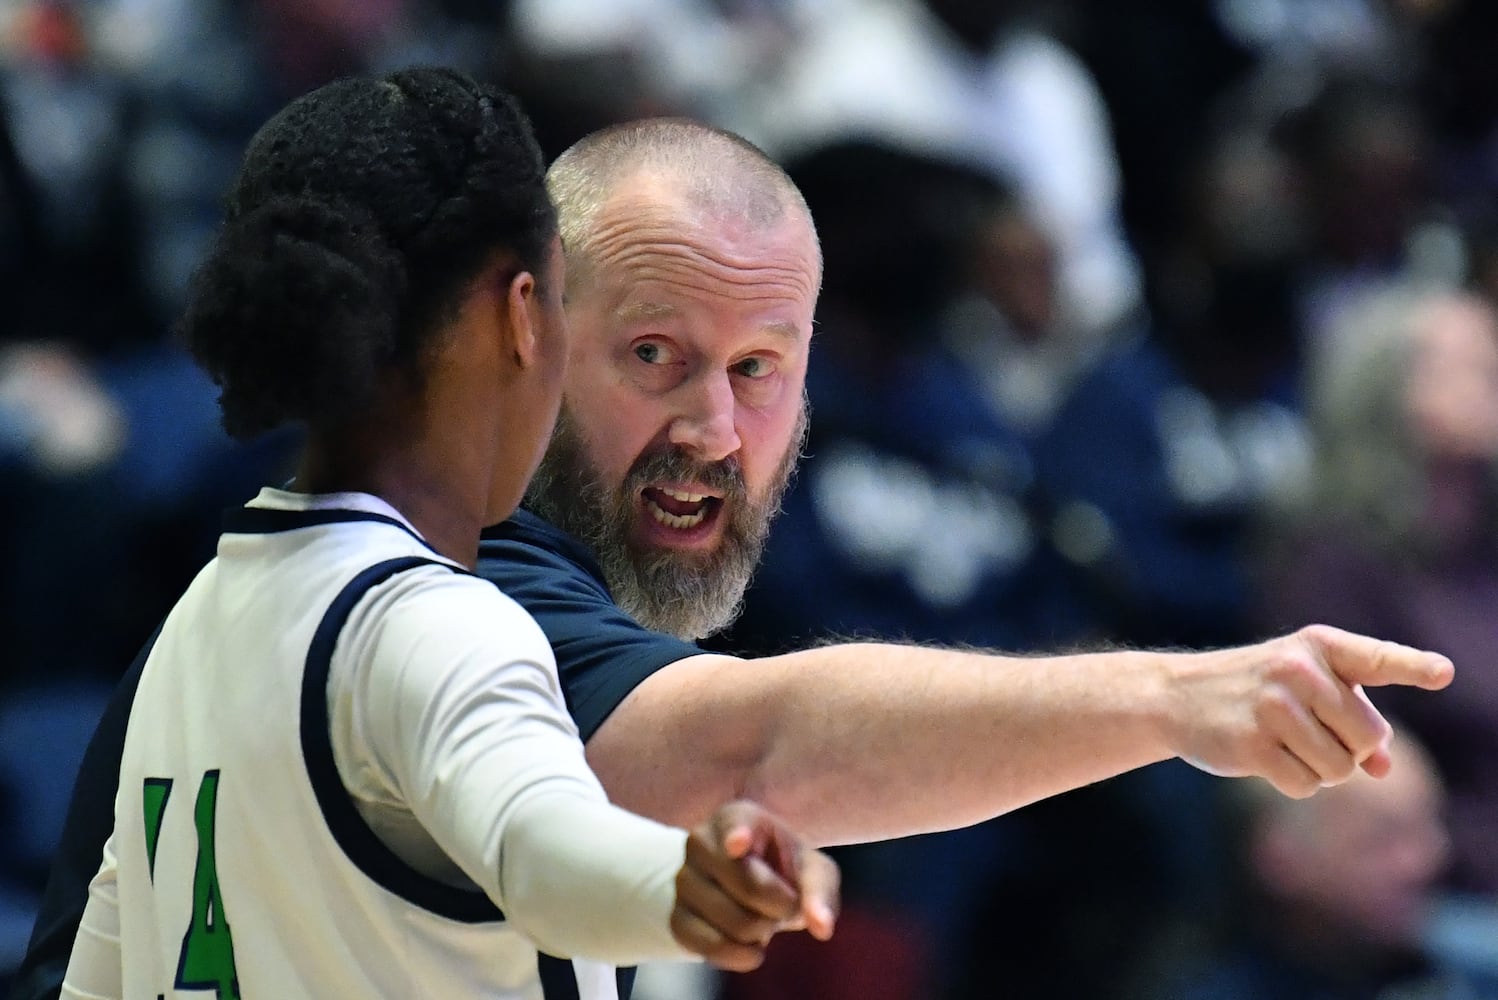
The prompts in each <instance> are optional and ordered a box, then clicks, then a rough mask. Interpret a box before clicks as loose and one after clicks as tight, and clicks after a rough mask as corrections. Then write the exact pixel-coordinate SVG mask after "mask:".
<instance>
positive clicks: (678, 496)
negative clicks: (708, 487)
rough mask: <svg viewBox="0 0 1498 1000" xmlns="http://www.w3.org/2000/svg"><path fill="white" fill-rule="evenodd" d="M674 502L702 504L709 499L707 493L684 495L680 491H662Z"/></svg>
mask: <svg viewBox="0 0 1498 1000" xmlns="http://www.w3.org/2000/svg"><path fill="white" fill-rule="evenodd" d="M661 492H662V493H664V494H665V495H666V496H668V497H670V498H671V499H672V500H680V501H681V502H682V503H701V502H702V501H703V500H706V499H707V494H706V493H682V492H680V491H678V490H661Z"/></svg>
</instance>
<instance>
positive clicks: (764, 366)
mask: <svg viewBox="0 0 1498 1000" xmlns="http://www.w3.org/2000/svg"><path fill="white" fill-rule="evenodd" d="M734 368H735V369H736V370H737V371H738V373H739V374H740V375H743V376H745V377H746V378H764V377H765V376H766V375H770V374H772V373H773V372H774V371H775V366H774V365H772V364H770V362H769V361H768V360H767V359H765V358H745V359H744V360H743V361H740V362H739V363H738V364H737V365H735V366H734Z"/></svg>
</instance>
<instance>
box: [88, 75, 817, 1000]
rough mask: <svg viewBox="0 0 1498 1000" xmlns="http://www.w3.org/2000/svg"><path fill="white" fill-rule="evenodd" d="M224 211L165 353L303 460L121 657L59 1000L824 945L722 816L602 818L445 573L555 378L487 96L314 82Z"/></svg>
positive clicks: (544, 259) (550, 406)
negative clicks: (123, 669) (141, 662)
mask: <svg viewBox="0 0 1498 1000" xmlns="http://www.w3.org/2000/svg"><path fill="white" fill-rule="evenodd" d="M227 208H228V211H227V219H226V221H225V224H224V227H223V230H222V232H221V233H220V235H219V238H218V240H217V243H216V244H215V246H214V247H213V249H212V251H211V253H210V254H209V256H208V258H207V260H206V261H205V262H204V263H203V265H202V266H201V268H200V270H199V272H198V273H197V275H196V277H195V280H194V285H193V289H192V294H191V301H190V306H189V308H188V310H187V312H186V315H185V317H184V319H183V321H182V333H183V334H184V336H185V338H186V340H187V342H188V344H189V346H190V347H191V349H192V351H193V353H194V355H195V356H196V357H197V359H198V360H199V362H200V363H201V364H202V365H203V366H204V367H205V369H206V370H207V371H208V372H209V373H210V374H211V375H212V376H213V378H214V379H215V381H216V382H217V383H218V384H219V385H220V386H221V388H222V396H221V400H220V402H221V406H222V409H223V417H224V423H225V426H226V427H227V428H228V430H229V431H230V432H231V433H233V434H236V435H239V436H248V435H254V434H256V433H259V432H262V431H265V430H269V429H271V428H274V427H277V426H280V425H282V424H286V423H299V424H302V425H304V426H305V428H306V433H307V443H306V449H305V454H304V456H303V458H302V461H301V464H300V467H299V468H298V470H297V473H296V476H295V478H294V479H293V480H292V482H291V483H289V484H288V485H287V486H286V487H285V488H282V489H266V490H264V491H262V492H261V494H260V495H259V496H258V497H256V498H255V499H254V500H252V501H251V502H250V503H249V504H248V505H247V506H246V507H245V508H243V509H242V510H238V511H234V512H231V514H230V515H229V516H228V519H227V524H226V531H225V533H224V535H223V536H222V538H221V540H220V543H219V548H218V554H217V556H216V558H215V559H214V560H213V561H211V562H210V563H209V564H208V566H207V567H206V568H205V569H204V570H203V571H202V572H201V573H200V574H199V575H198V577H197V578H196V579H195V580H194V582H193V583H192V585H191V586H190V587H189V589H188V590H187V592H186V593H185V595H184V596H183V597H182V599H181V600H180V601H179V602H178V604H177V605H176V607H175V608H174V609H173V610H172V612H171V614H170V615H169V616H168V617H167V619H166V621H165V622H164V623H163V625H162V627H161V629H160V630H159V631H158V633H157V635H156V636H155V637H154V639H153V640H152V644H151V646H150V648H149V652H148V654H146V655H147V659H146V661H145V669H144V672H143V674H142V678H141V683H140V687H139V690H138V691H137V693H136V696H135V699H134V702H133V706H132V708H131V712H130V719H129V724H128V730H127V736H126V743H125V751H124V758H123V763H122V766H121V770H120V774H121V778H120V785H119V791H118V794H117V797H116V800H115V826H114V832H113V835H112V837H111V838H110V840H109V842H108V843H107V844H106V846H105V850H104V857H103V864H102V866H101V868H100V870H99V873H98V875H97V876H96V877H95V879H94V881H93V884H92V886H91V887H90V900H89V903H88V908H87V910H86V911H85V915H84V920H83V924H82V927H81V930H80V932H79V935H78V938H77V940H76V943H75V945H74V949H73V954H72V959H71V962H70V965H69V968H68V974H67V979H66V982H65V984H64V987H63V995H64V996H72V997H156V996H177V995H179V994H190V995H200V994H201V991H212V992H214V993H216V995H217V996H218V997H220V998H228V997H240V996H243V997H247V998H249V997H262V998H276V1000H287V998H297V997H314V996H316V997H326V996H350V997H352V996H359V997H402V998H408V997H414V996H443V997H461V996H474V997H479V996H482V997H486V998H494V997H514V998H522V997H523V998H528V1000H534V998H537V997H547V998H551V997H555V996H565V997H576V998H608V1000H614V998H616V997H617V996H618V995H619V992H620V990H619V987H618V986H617V985H616V981H615V970H614V968H613V964H614V963H620V964H623V963H629V962H634V961H639V960H642V959H646V958H659V957H668V956H681V955H691V954H698V955H705V956H706V957H708V958H709V959H711V960H713V961H715V962H717V963H719V964H722V965H724V966H726V967H730V968H747V967H750V966H752V965H754V964H757V962H758V960H759V957H760V955H761V954H762V951H763V947H764V945H765V943H766V941H767V940H768V938H769V937H770V936H771V934H773V933H774V932H775V931H777V930H779V929H782V928H784V927H787V926H792V925H798V924H802V923H806V924H809V925H810V926H811V929H812V930H813V931H814V932H815V933H818V934H819V935H823V936H825V935H826V934H828V933H830V931H831V907H832V906H833V905H834V902H835V893H836V887H835V882H836V871H835V868H834V867H833V866H832V865H831V862H829V861H828V860H827V859H826V858H825V856H823V855H821V854H818V853H817V852H815V851H811V850H809V849H805V850H803V849H802V847H801V845H800V843H799V842H798V841H797V840H796V838H795V837H794V836H793V835H792V834H791V833H790V832H789V831H787V830H786V829H785V828H784V827H783V826H781V825H780V824H779V823H778V822H777V821H775V820H774V819H773V818H772V817H770V816H769V815H768V814H766V813H764V812H763V811H762V810H759V809H758V808H757V807H755V806H753V805H752V804H750V803H745V802H738V803H730V804H729V805H727V806H725V807H723V808H722V809H720V810H719V811H718V812H717V813H716V814H715V815H714V816H713V817H712V818H711V819H710V820H709V821H708V822H707V823H705V824H704V825H703V826H702V827H700V828H699V829H697V830H696V831H694V832H692V833H691V834H688V833H686V832H685V831H682V830H677V829H674V828H671V827H668V826H664V825H661V824H658V823H654V822H651V821H647V820H644V819H642V818H640V817H637V816H634V815H632V814H629V813H626V812H623V811H621V810H619V809H616V808H614V807H613V806H611V805H609V804H608V802H607V800H606V798H605V795H604V793H603V790H602V788H601V786H600V785H599V784H598V782H597V780H596V778H594V776H593V774H592V772H591V771H590V770H589V769H588V767H587V765H586V763H585V761H584V758H583V747H582V744H581V742H580V741H579V740H578V738H577V730H576V727H575V725H574V724H573V723H572V721H571V720H570V718H569V717H568V715H567V711H566V707H565V705H564V703H563V697H562V694H561V689H560V686H559V683H558V680H557V675H556V668H555V663H554V660H553V654H552V651H551V648H550V646H549V645H548V644H547V641H546V639H545V637H544V635H543V634H542V633H541V631H540V629H539V627H537V625H536V624H535V622H534V621H533V620H532V619H531V618H530V616H529V615H527V614H526V613H525V612H524V611H523V610H521V608H520V607H519V605H517V604H515V603H514V602H513V601H512V600H510V599H509V598H508V597H506V596H505V595H504V594H503V593H501V591H499V590H498V589H497V588H495V587H494V586H493V585H492V584H490V583H488V582H486V581H484V580H482V579H479V578H478V577H475V576H473V575H472V573H471V570H472V568H473V566H474V564H475V562H476V560H477V549H478V540H479V532H480V529H481V528H482V527H483V526H485V525H487V524H492V523H494V522H496V521H499V520H502V519H503V518H504V517H506V516H507V515H508V514H510V513H511V511H513V509H514V508H515V506H516V505H517V503H518V502H519V500H520V498H521V495H522V493H523V491H524V489H525V485H526V482H527V481H528V479H529V477H530V476H531V474H532V473H533V472H534V470H535V467H536V465H537V463H538V461H539V460H540V457H541V454H542V451H543V449H544V447H545V445H546V441H547V438H548V436H549V434H550V432H551V430H552V426H553V423H554V421H555V419H556V414H557V410H558V405H559V402H558V401H559V394H560V390H561V381H562V372H563V367H564V359H565V357H566V354H567V325H566V321H565V319H564V317H563V314H562V306H561V288H562V282H563V278H562V273H561V269H562V266H563V265H562V261H561V257H560V243H559V240H558V237H557V224H556V216H555V212H554V211H553V208H552V205H551V203H550V201H549V200H548V198H547V195H546V190H545V187H544V183H543V170H542V162H541V157H540V153H539V151H538V149H537V147H536V144H535V141H534V139H533V138H532V136H531V133H530V129H529V125H528V123H527V122H526V120H525V118H524V116H523V115H522V114H521V112H520V111H519V109H518V108H517V106H516V105H515V104H514V103H513V101H512V100H511V99H510V98H509V97H507V96H506V95H504V94H503V93H501V92H499V91H497V90H494V89H491V88H488V87H484V86H480V85H478V84H476V83H474V82H472V81H470V80H468V79H466V78H464V77H462V76H460V75H459V74H456V73H453V72H449V71H443V70H428V69H413V70H406V71H401V72H397V73H394V74H391V75H390V76H387V77H385V78H383V79H378V80H366V79H351V80H344V81H340V82H338V83H334V84H330V85H328V86H326V87H323V88H321V89H319V90H316V91H314V92H312V93H311V94H308V95H306V96H304V97H302V98H300V99H298V100H297V101H295V102H293V103H292V104H290V105H289V106H288V107H287V108H285V109H284V110H283V111H282V112H281V113H280V114H278V115H277V116H276V117H275V118H273V119H272V120H271V121H270V122H269V123H268V124H267V125H266V126H265V127H264V128H263V129H262V130H261V131H260V133H259V134H258V135H257V136H256V138H255V139H254V140H253V142H252V143H251V145H250V148H249V150H248V152H247V154H246V157H245V160H244V164H243V167H242V170H241V173H240V175H239V177H238V180H237V181H236V183H235V185H234V187H233V189H232V191H231V193H230V196H229V199H228V206H227ZM549 956H566V958H553V957H549ZM626 992H627V991H626Z"/></svg>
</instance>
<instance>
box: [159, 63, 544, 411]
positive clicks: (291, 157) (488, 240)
mask: <svg viewBox="0 0 1498 1000" xmlns="http://www.w3.org/2000/svg"><path fill="white" fill-rule="evenodd" d="M544 180H545V165H544V162H543V160H542V157H541V152H540V149H539V147H538V146H537V145H536V141H535V138H534V136H533V135H532V133H531V127H530V123H529V121H527V119H526V117H525V115H524V114H523V113H522V112H521V110H520V108H519V106H518V105H517V104H516V103H515V101H514V99H513V98H511V97H510V96H509V95H508V94H505V93H504V92H502V91H500V90H498V89H496V88H493V87H489V86H484V85H481V84H478V83H476V82H474V81H473V80H470V79H468V78H467V77H465V76H463V75H462V74H460V73H457V72H455V71H452V70H446V69H429V68H415V69H405V70H401V71H398V72H395V73H391V74H390V75H388V76H385V77H383V78H379V79H367V78H356V79H346V80H340V81H338V82H336V83H331V84H328V85H327V86H324V87H321V88H319V89H317V90H314V91H312V92H311V93H309V94H307V95H305V96H303V97H301V98H298V99H297V100H295V101H293V102H292V103H291V104H289V105H287V106H286V107H285V108H284V109H282V110H281V111H280V112H279V113H278V114H276V116H275V117H273V118H272V119H271V120H270V121H269V122H267V123H266V124H265V126H264V127H262V128H261V129H260V131H259V132H258V133H257V134H256V136H255V138H254V139H253V140H252V141H251V143H250V146H249V149H248V151H247V152H246V154H245V158H244V163H243V164H242V166H241V167H240V172H239V176H238V178H237V179H236V181H235V183H234V185H233V187H232V188H231V190H230V193H229V196H228V200H227V214H226V218H225V221H224V225H223V228H222V229H221V230H220V232H219V234H218V238H217V240H216V242H215V244H214V246H213V248H212V250H211V251H210V252H209V255H208V257H207V259H206V260H205V261H204V262H203V263H202V264H201V265H200V267H199V268H198V270H197V272H196V273H195V275H194V277H193V282H192V287H191V292H190V296H189V304H188V307H187V310H186V313H185V315H184V316H183V318H182V320H181V322H180V325H179V332H180V333H181V334H182V336H183V337H184V338H185V340H186V342H187V344H188V346H189V347H190V348H191V350H192V353H193V356H194V357H195V358H197V360H198V362H199V364H201V365H202V366H203V367H204V368H205V369H206V370H207V371H208V373H209V374H210V375H212V376H213V380H214V381H215V382H216V383H217V384H218V385H219V386H220V388H221V389H222V393H221V395H220V396H219V405H220V407H221V408H222V410H223V421H224V427H225V428H226V429H227V430H228V431H229V433H230V434H233V435H235V436H236V437H248V436H252V435H255V434H258V433H260V432H262V431H266V430H270V429H271V428H274V427H276V426H278V425H280V424H282V423H286V422H292V421H302V422H305V423H307V424H309V425H311V426H328V425H332V424H336V423H338V422H340V421H346V420H348V419H350V418H353V417H356V416H358V415H359V414H360V413H362V412H365V410H366V409H367V408H368V407H369V406H370V405H371V404H372V403H374V402H375V401H376V399H377V396H378V393H379V391H380V387H381V386H382V385H383V384H385V379H386V378H387V377H388V376H389V375H390V374H392V373H396V372H399V373H402V374H404V375H408V376H410V377H414V378H418V379H419V378H420V374H421V371H420V361H421V357H422V350H423V348H424V346H425V345H426V343H427V341H428V339H429V338H430V337H432V336H433V334H434V333H435V332H436V330H437V329H439V327H440V325H441V324H442V322H444V321H445V320H446V319H448V318H450V317H451V315H452V313H453V311H454V310H455V309H456V308H457V306H458V305H459V304H460V302H461V301H462V297H463V294H464V292H465V290H466V289H467V288H468V286H469V285H470V283H471V282H472V281H473V279H474V277H475V276H476V275H477V274H478V272H479V271H480V270H481V269H482V267H483V266H484V265H485V264H486V263H487V262H488V261H489V259H490V257H491V255H492V254H494V253H495V252H496V251H501V250H504V251H508V252H510V253H512V254H513V255H514V256H515V258H516V262H517V264H518V266H519V267H520V268H521V269H524V270H529V271H532V272H534V273H535V274H536V275H537V279H538V281H539V280H543V279H545V278H546V275H545V274H544V273H543V271H544V262H545V259H546V252H547V247H548V246H549V244H550V242H551V240H552V238H553V237H554V235H555V234H556V228H557V227H556V213H555V211H554V210H553V208H552V205H551V202H550V200H549V199H548V198H547V195H546V188H545V183H544Z"/></svg>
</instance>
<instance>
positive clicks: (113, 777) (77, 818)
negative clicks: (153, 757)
mask: <svg viewBox="0 0 1498 1000" xmlns="http://www.w3.org/2000/svg"><path fill="white" fill-rule="evenodd" d="M477 573H478V575H479V576H482V577H483V578H485V579H486V580H489V581H491V582H492V583H494V584H495V585H496V586H498V587H499V588H500V589H501V590H503V591H504V592H505V593H506V594H509V595H510V597H512V598H514V599H515V600H516V601H518V602H519V603H520V605H521V606H522V607H523V608H525V609H526V610H527V611H529V612H530V614H531V616H532V617H533V618H535V619H536V621H537V622H538V623H539V624H540V626H541V629H542V631H544V632H545V633H546V636H547V638H548V639H550V640H551V644H552V647H553V648H554V649H555V650H556V658H557V670H558V672H559V673H560V675H561V681H562V693H563V696H564V697H565V698H566V701H567V710H568V711H569V712H570V713H571V714H572V717H573V719H574V720H575V721H576V722H577V727H578V730H579V731H580V732H581V734H582V738H583V739H584V740H585V741H586V740H587V739H588V738H589V737H591V736H592V735H593V734H594V733H595V732H597V731H598V727H599V726H601V725H603V722H604V720H605V719H607V718H608V717H609V714H610V713H612V712H613V711H614V709H615V708H617V707H618V705H619V703H620V702H621V701H623V700H624V697H625V696H626V695H628V694H629V693H630V692H631V691H633V690H634V689H635V687H636V686H637V685H638V684H639V683H640V682H641V681H643V680H644V679H645V678H647V677H649V676H650V675H651V674H653V673H655V672H656V671H657V670H659V669H661V668H662V667H664V666H666V665H667V664H669V663H674V662H675V661H677V660H680V659H682V658H684V657H687V656H695V655H697V654H698V653H700V652H702V650H700V649H699V648H698V647H696V646H695V645H693V644H692V643H689V642H683V641H681V640H679V639H675V638H672V637H671V636H668V635H662V634H661V633H659V632H651V631H650V630H648V629H646V628H645V627H644V626H642V625H640V624H639V623H638V622H636V621H635V620H634V619H633V618H631V617H629V616H628V615H627V614H625V613H624V612H623V611H622V610H620V608H619V606H618V605H617V604H615V603H614V599H613V597H612V596H611V595H610V593H609V589H608V586H607V585H606V584H605V583H604V581H603V571H602V570H601V569H600V568H599V566H598V563H597V561H596V560H595V559H594V558H593V555H592V553H591V552H590V551H589V550H588V549H587V547H586V546H584V545H583V544H582V543H580V542H578V541H577V540H576V539H575V538H573V537H572V536H570V535H568V534H566V533H565V532H562V531H560V530H558V529H557V528H555V527H553V526H552V525H551V524H549V523H548V522H546V521H543V520H542V519H541V518H539V517H536V516H535V515H534V514H531V513H530V512H528V511H519V512H517V513H516V514H515V516H514V517H512V518H510V519H509V520H508V521H505V522H504V523H502V524H499V525H496V526H495V527H492V528H490V529H488V530H487V531H485V532H484V537H483V541H482V542H481V543H480V545H479V562H478V567H477ZM153 639H154V637H153ZM150 648H151V643H149V642H148V643H147V644H146V646H145V649H143V650H142V651H141V654H140V655H139V656H138V657H136V660H135V662H134V663H132V664H131V665H130V669H129V670H128V671H127V672H126V673H125V676H124V677H123V678H122V679H121V681H120V686H119V688H118V689H117V690H116V691H115V693H114V696H113V698H112V699H111V701H110V704H109V706H108V708H106V709H105V711H104V715H103V718H101V719H100V721H99V727H98V729H97V730H95V732H94V736H93V739H92V740H91V741H90V742H89V746H88V750H87V752H86V753H85V755H84V758H83V765H82V767H81V768H80V770H79V772H78V780H77V782H76V784H75V785H74V787H73V798H72V801H71V803H70V805H69V807H68V818H67V823H66V825H65V826H64V828H63V833H62V839H61V842H60V843H59V844H58V851H57V854H56V856H55V858H54V859H53V862H52V871H51V874H50V877H49V879H48V882H47V890H46V894H45V895H44V896H43V898H42V904H41V908H40V910H39V911H38V913H37V918H36V925H35V927H34V928H33V930H32V935H31V943H30V946H29V947H28V948H27V952H26V957H25V959H24V960H23V961H22V963H21V966H20V968H19V969H17V970H16V977H15V982H14V985H13V987H12V992H11V1000H40V998H55V997H57V995H58V993H59V991H60V990H61V987H62V979H63V974H64V973H65V972H66V971H67V965H68V957H69V955H70V954H71V953H72V950H73V939H74V938H75V937H76V936H77V934H78V925H79V923H80V922H81V921H82V919H83V908H84V906H85V904H87V902H88V883H89V881H90V880H91V879H93V877H94V874H95V873H96V872H97V871H98V870H99V859H100V857H101V855H102V854H103V850H104V841H105V840H107V839H108V838H109V834H110V831H111V830H112V829H113V828H114V796H115V787H116V785H117V783H118V780H119V773H120V758H121V757H122V756H123V754H124V749H125V729H126V725H127V724H128V722H129V720H130V703H131V701H132V700H133V699H134V697H135V689H136V686H137V684H139V682H140V672H141V669H142V668H143V667H144V666H145V660H146V654H147V652H148V651H149V650H150ZM627 981H628V977H627V975H626V976H625V977H624V979H622V980H621V996H626V995H627V986H626V985H625V984H626V982H627Z"/></svg>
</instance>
